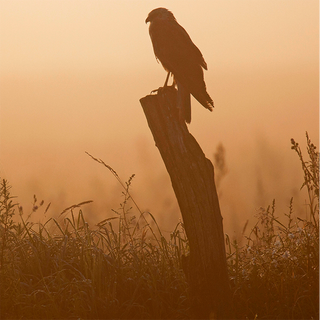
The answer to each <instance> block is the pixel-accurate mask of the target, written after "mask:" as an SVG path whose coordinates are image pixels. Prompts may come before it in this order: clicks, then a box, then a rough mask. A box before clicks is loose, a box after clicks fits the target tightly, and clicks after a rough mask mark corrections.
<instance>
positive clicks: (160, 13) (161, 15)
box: [146, 8, 176, 23]
mask: <svg viewBox="0 0 320 320" xmlns="http://www.w3.org/2000/svg"><path fill="white" fill-rule="evenodd" d="M157 19H160V20H176V19H175V17H174V15H173V14H172V12H171V11H169V10H168V9H166V8H157V9H153V10H152V11H151V12H150V13H149V14H148V17H147V19H146V23H147V22H152V21H154V20H157Z"/></svg>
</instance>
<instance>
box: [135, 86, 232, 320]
mask: <svg viewBox="0 0 320 320" xmlns="http://www.w3.org/2000/svg"><path fill="white" fill-rule="evenodd" d="M140 103H141V105H142V108H143V111H144V113H145V116H146V118H147V121H148V125H149V128H150V130H151V132H152V135H153V138H154V141H155V143H156V146H157V147H158V149H159V151H160V154H161V157H162V159H163V161H164V163H165V166H166V168H167V171H168V173H169V175H170V178H171V183H172V186H173V190H174V192H175V195H176V198H177V200H178V204H179V207H180V210H181V214H182V218H183V222H184V227H185V230H186V234H187V237H188V240H189V246H190V256H188V257H187V258H185V259H184V260H186V261H187V265H188V267H184V271H185V272H186V273H187V274H186V276H187V279H188V281H189V284H190V288H191V292H192V296H193V297H194V303H193V310H194V317H196V318H209V316H210V318H214V319H227V318H230V317H231V305H232V302H231V291H230V286H229V277H228V271H227V262H226V253H225V245H224V233H223V226H222V217H221V213H220V206H219V200H218V196H217V191H216V187H215V183H214V169H213V165H212V163H211V161H210V160H208V159H207V158H206V157H205V155H204V153H203V151H202V150H201V148H200V146H199V145H198V143H197V141H196V140H195V139H194V137H193V136H192V135H191V134H190V133H189V131H188V128H187V126H186V123H185V122H183V121H181V120H179V112H178V109H177V90H176V89H175V88H174V87H166V88H161V89H160V90H159V92H158V94H157V95H148V96H146V97H144V98H142V99H140ZM185 264H186V263H185Z"/></svg>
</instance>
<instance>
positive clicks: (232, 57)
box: [0, 0, 319, 230]
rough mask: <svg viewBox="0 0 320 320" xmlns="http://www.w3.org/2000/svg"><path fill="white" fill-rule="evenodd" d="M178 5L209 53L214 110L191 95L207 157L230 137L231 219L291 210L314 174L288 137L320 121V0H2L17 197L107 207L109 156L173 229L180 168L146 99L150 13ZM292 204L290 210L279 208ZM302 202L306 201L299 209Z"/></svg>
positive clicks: (0, 37)
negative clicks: (305, 176) (167, 162)
mask: <svg viewBox="0 0 320 320" xmlns="http://www.w3.org/2000/svg"><path fill="white" fill-rule="evenodd" d="M156 7H166V8H168V9H169V10H171V11H172V12H173V14H174V15H175V17H176V19H177V20H178V22H179V23H180V24H181V25H182V26H183V27H184V28H185V29H186V30H187V31H188V33H189V35H190V36H191V38H192V40H193V41H194V43H195V44H196V45H197V46H198V47H199V49H200V50H201V52H202V54H203V56H204V58H205V60H206V62H207V64H208V71H206V72H205V80H206V83H207V89H208V92H209V94H210V95H211V97H212V98H213V100H214V104H215V109H214V111H213V112H212V113H210V112H208V110H206V109H204V108H203V107H202V106H201V105H200V104H199V103H198V102H197V101H195V100H194V99H193V100H192V122H191V125H190V126H189V130H190V132H191V133H192V134H193V135H194V137H195V138H196V139H197V141H198V142H199V144H200V145H201V147H202V148H203V150H204V152H205V153H206V155H207V157H208V158H210V159H213V154H214V152H215V150H216V148H217V146H218V144H220V143H222V144H223V146H224V148H225V150H226V161H227V166H228V173H227V175H226V176H225V178H224V179H223V180H222V182H221V185H220V186H219V194H220V201H221V209H222V215H223V216H224V218H225V221H226V224H227V229H228V230H233V229H235V228H238V226H239V225H242V224H243V221H244V220H245V219H252V217H253V215H254V214H255V213H256V211H257V209H258V208H259V207H260V206H266V205H268V204H270V203H271V202H272V200H273V198H276V200H277V201H278V203H279V208H281V209H279V210H280V213H282V212H284V210H286V207H287V206H288V203H289V202H288V201H289V199H290V197H291V196H295V197H296V198H297V202H299V201H300V202H301V203H303V196H301V195H300V196H299V192H298V190H299V187H300V185H301V184H302V175H301V172H300V171H301V170H300V164H299V161H298V158H297V156H296V155H295V154H294V152H293V151H292V150H290V139H291V138H295V140H297V141H298V142H300V143H301V145H302V146H305V131H308V132H309V135H310V137H311V139H312V140H313V141H314V143H315V144H317V145H319V144H318V142H319V140H318V123H319V111H318V107H319V105H318V103H319V4H318V1H314V0H301V1H300V0H299V1H298V0H260V1H258V0H242V1H238V0H219V1H216V0H210V1H209V0H208V1H153V0H145V1H142V0H135V1H129V0H126V1H125V0H117V1H109V0H104V1H102V0H101V1H94V0H93V1H92V0H90V1H89V0H84V1H62V0H61V1H60V0H55V1H44V0H43V1H35V0H23V1H16V0H7V1H6V0H2V1H1V2H0V81H1V83H0V84H1V87H0V152H1V158H0V175H1V177H2V178H7V179H8V180H9V181H10V183H11V184H12V185H13V189H12V192H13V193H14V194H15V195H18V196H19V202H20V203H21V204H22V205H23V207H24V208H26V211H28V209H27V208H31V205H32V197H33V194H36V195H37V196H38V198H41V199H43V200H45V202H46V203H49V202H52V208H51V213H52V214H54V213H59V212H61V211H62V210H63V209H64V208H65V207H67V206H70V205H72V204H74V203H78V202H81V201H85V200H89V199H91V200H94V204H93V205H92V206H91V207H90V208H89V207H88V211H89V212H90V214H92V215H95V216H97V218H98V219H99V218H100V217H104V216H105V215H107V214H111V208H115V207H117V205H118V204H119V203H120V202H121V191H120V189H119V187H118V186H117V182H116V181H115V179H114V178H113V177H112V175H111V174H110V173H109V172H107V171H106V170H105V169H104V168H103V167H102V166H99V164H97V163H95V162H94V161H92V160H91V159H90V158H89V157H88V156H87V155H86V154H85V151H88V152H89V153H91V154H92V155H93V156H95V157H98V158H102V159H103V160H104V161H105V162H106V163H108V164H109V165H110V166H112V167H113V168H114V169H115V170H116V171H117V172H118V174H119V175H120V176H121V177H122V179H123V180H127V179H128V178H129V177H130V175H131V174H133V173H134V174H136V177H135V179H134V181H133V189H132V192H133V194H134V195H135V197H136V200H137V201H138V202H139V205H140V207H141V208H142V209H143V210H150V211H151V212H154V213H156V215H158V217H159V219H160V225H161V224H162V225H163V226H165V227H166V228H167V229H170V226H171V223H176V222H177V221H178V219H179V212H178V209H177V204H176V201H175V199H174V196H173V191H172V189H171V185H170V180H169V178H168V175H167V173H166V171H165V168H164V165H163V163H162V161H161V157H160V154H159V152H158V150H157V149H156V147H155V145H154V142H153V139H152V136H151V132H150V131H149V129H148V126H147V122H146V119H145V117H144V114H143V111H142V108H141V106H140V104H139V99H140V98H141V97H143V96H145V95H147V94H149V93H150V91H151V90H153V89H156V88H158V87H159V86H161V85H163V82H164V80H165V76H166V73H165V71H164V70H163V68H162V66H161V64H159V63H157V61H156V59H155V56H154V53H153V50H152V45H151V41H150V38H149V34H148V26H147V25H146V24H145V23H144V21H145V19H146V17H147V15H148V13H149V12H150V11H151V10H152V9H154V8H156ZM281 210H282V211H281ZM299 210H300V209H299V208H297V211H299Z"/></svg>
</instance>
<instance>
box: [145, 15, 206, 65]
mask: <svg viewBox="0 0 320 320" xmlns="http://www.w3.org/2000/svg"><path fill="white" fill-rule="evenodd" d="M150 36H151V40H152V43H153V48H154V53H155V55H156V57H157V58H158V59H159V60H160V61H161V63H162V64H163V66H164V67H165V68H166V69H167V68H168V69H169V70H170V69H174V68H175V65H176V64H178V65H188V64H190V63H192V64H196V65H200V66H201V67H203V68H204V69H206V70H207V64H206V62H205V61H204V58H203V56H202V54H201V52H200V50H199V49H198V48H197V47H196V45H195V44H194V43H193V42H192V40H191V38H190V36H189V35H188V33H187V32H186V30H185V29H184V28H183V27H182V26H180V25H179V24H178V23H177V22H176V21H173V20H160V21H155V22H153V23H152V25H150Z"/></svg>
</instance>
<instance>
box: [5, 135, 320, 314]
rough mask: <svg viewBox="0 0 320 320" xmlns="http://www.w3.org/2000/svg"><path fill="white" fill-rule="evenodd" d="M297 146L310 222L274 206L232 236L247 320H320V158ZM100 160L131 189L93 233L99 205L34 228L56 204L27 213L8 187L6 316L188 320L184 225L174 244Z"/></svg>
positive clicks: (239, 300) (236, 284) (238, 309)
mask: <svg viewBox="0 0 320 320" xmlns="http://www.w3.org/2000/svg"><path fill="white" fill-rule="evenodd" d="M292 149H293V150H294V151H295V152H296V153H297V154H298V156H299V159H300V162H301V164H302V169H303V173H304V182H303V185H302V188H306V189H307V194H308V203H307V207H306V216H305V217H303V218H302V217H296V216H295V214H294V201H293V199H291V202H290V203H289V204H288V205H289V208H288V212H287V213H286V215H285V216H284V217H283V216H281V217H277V214H276V203H275V201H274V202H273V203H272V205H270V206H269V207H267V208H261V209H260V211H259V213H258V215H257V221H256V225H255V226H254V228H253V229H252V230H250V232H244V235H243V239H239V240H238V241H234V242H231V241H230V239H229V237H228V235H226V247H227V261H228V267H229V274H230V279H231V286H232V292H233V305H234V310H235V315H236V317H237V318H238V319H318V317H319V307H318V303H319V302H318V300H319V291H318V289H319V288H318V284H319V156H318V153H317V151H316V148H315V146H314V145H313V144H312V143H311V141H310V139H309V137H308V136H307V152H308V160H307V161H306V160H304V158H303V154H302V152H301V149H300V147H299V145H298V144H297V143H296V142H295V141H294V140H292ZM91 157H92V156H91ZM92 158H93V159H94V160H95V161H97V162H99V163H100V164H102V165H103V166H105V167H107V168H108V169H109V170H110V172H111V173H112V174H113V175H114V176H115V178H116V179H117V180H118V181H119V183H120V184H121V185H122V187H123V194H122V197H123V199H122V203H121V205H120V208H119V209H118V210H115V211H114V217H112V218H109V219H105V220H103V221H101V222H99V223H98V224H97V225H96V226H94V227H90V226H89V225H88V223H87V222H86V219H85V214H84V213H83V212H84V206H85V205H86V204H87V203H89V202H90V201H86V202H83V203H80V204H77V205H74V206H71V207H69V208H67V209H66V210H64V211H63V212H62V213H61V214H60V216H59V217H58V218H53V217H52V218H50V219H49V220H48V221H46V222H45V223H44V224H41V223H33V222H31V216H32V214H33V213H34V212H36V211H39V210H43V211H44V212H46V211H47V210H48V206H47V207H46V208H45V207H44V203H43V202H40V203H38V200H37V198H36V197H34V203H33V207H32V209H31V212H30V213H29V214H25V213H24V210H23V209H22V208H21V207H19V205H18V204H16V203H15V200H16V199H15V198H14V197H12V196H11V194H10V185H9V184H8V182H7V181H6V180H5V179H2V180H1V190H0V209H1V212H0V263H1V265H0V281H1V286H0V298H1V301H0V302H1V309H0V316H1V319H68V318H70V319H115V318H117V319H189V318H190V316H189V306H190V301H191V297H190V295H189V287H188V283H187V281H186V279H185V276H184V273H183V271H182V267H181V257H182V256H183V255H187V253H188V241H187V239H186V235H185V232H184V228H183V224H182V223H179V224H178V225H177V226H176V228H175V229H174V230H173V232H172V233H171V235H170V237H169V238H168V239H167V238H165V237H164V236H163V235H162V233H161V230H160V228H159V227H158V225H157V223H156V220H155V219H154V217H153V216H152V214H151V213H146V212H142V211H141V210H140V209H139V207H138V205H137V204H136V203H135V202H134V199H132V197H131V195H130V186H131V183H132V179H133V176H132V177H131V178H130V179H129V180H128V181H127V182H126V183H123V182H122V181H121V179H120V178H119V176H118V175H117V173H116V172H115V171H114V170H113V169H112V168H110V167H109V166H108V165H106V164H105V163H104V162H103V161H102V160H100V159H96V158H94V157H92ZM16 218H19V219H16ZM240 243H241V245H240Z"/></svg>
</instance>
